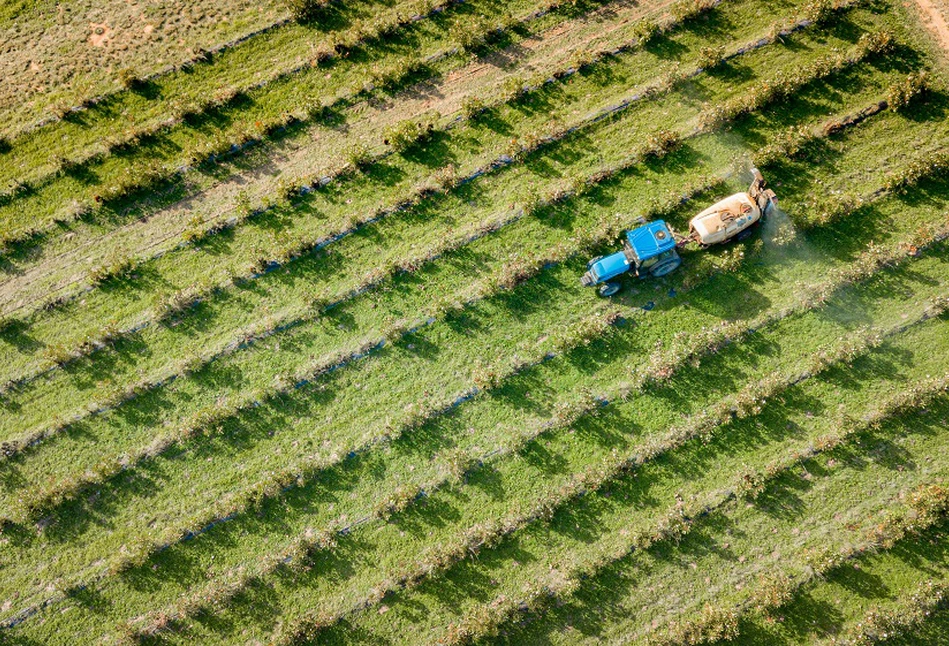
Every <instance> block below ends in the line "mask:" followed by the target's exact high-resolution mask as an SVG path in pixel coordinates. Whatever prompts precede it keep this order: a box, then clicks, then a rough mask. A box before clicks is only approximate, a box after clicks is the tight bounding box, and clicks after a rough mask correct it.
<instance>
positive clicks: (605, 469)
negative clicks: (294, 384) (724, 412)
mask: <svg viewBox="0 0 949 646" xmlns="http://www.w3.org/2000/svg"><path fill="white" fill-rule="evenodd" d="M739 415H741V413H739ZM611 462H613V460H611V459H607V460H606V463H605V464H603V465H598V466H597V467H595V468H594V469H592V471H591V472H590V473H589V474H587V475H588V476H589V477H586V478H580V479H579V480H580V482H576V481H571V482H570V484H565V485H564V486H563V487H561V488H559V489H558V490H555V491H552V492H550V493H549V494H548V496H547V498H549V499H550V501H554V500H557V499H558V497H559V496H561V495H563V494H567V498H566V500H573V499H575V498H576V496H577V495H578V494H580V493H581V492H586V493H585V494H584V495H583V499H584V500H588V499H589V498H590V496H593V495H595V494H593V493H592V492H593V491H595V490H596V489H597V488H598V487H597V486H596V484H597V483H600V482H602V483H604V484H605V483H607V482H610V481H611V477H610V475H609V474H610V473H611V468H610V466H609V465H610V463H611ZM631 464H635V462H631ZM601 477H603V478H605V479H604V480H602V481H601V479H600V478H601ZM545 502H548V500H547V499H545V498H544V497H542V498H541V500H540V502H539V504H538V507H537V509H538V510H540V511H539V512H538V516H539V517H540V518H544V517H548V518H549V516H550V515H551V514H555V513H556V510H557V509H558V506H559V505H558V504H557V503H554V504H553V507H552V508H551V507H545V505H544V503H545ZM545 508H546V510H547V511H544V510H545ZM535 517H536V516H535ZM488 525H489V527H488V530H492V529H493V527H492V525H494V524H493V523H489V524H488ZM650 526H651V525H650ZM403 527H405V528H408V527H411V525H408V526H406V525H403ZM499 527H500V529H501V532H500V534H501V535H504V534H505V533H506V532H505V531H503V530H504V528H505V527H506V524H505V523H504V521H503V520H502V521H500V523H499ZM651 527H652V526H651ZM661 527H662V523H660V529H659V530H658V531H659V533H660V534H662V533H663V531H664V530H663V529H661ZM481 529H482V528H481V527H476V528H474V531H473V532H471V535H472V536H476V537H477V538H479V539H481V538H483V539H484V540H485V541H486V544H482V542H481V541H480V540H478V541H476V542H475V543H474V544H473V545H472V546H470V548H471V551H473V552H475V553H477V554H478V559H477V561H465V565H464V566H463V567H464V568H465V569H468V568H469V567H471V568H475V569H479V570H480V569H482V568H481V567H480V566H479V565H478V563H484V562H485V560H487V561H489V562H491V563H492V565H491V566H488V567H489V568H490V569H492V570H496V568H497V567H498V566H499V562H498V560H497V559H496V558H493V557H492V554H491V552H493V551H494V549H495V548H490V545H492V544H493V542H495V541H494V540H493V538H492V537H493V536H494V533H493V532H492V531H488V533H487V534H485V536H483V537H482V536H479V534H480V532H481ZM651 531H656V530H655V529H652V530H651ZM673 533H675V532H674V531H673ZM543 534H544V535H545V537H548V535H547V533H546V532H543ZM534 535H535V536H537V534H536V533H535V534H534ZM512 536H514V539H513V540H514V541H517V542H521V541H520V540H518V538H517V536H518V534H513V535H512ZM574 540H575V539H574ZM583 542H584V543H588V542H589V541H583ZM462 547H463V548H464V547H469V546H464V545H463V546H462ZM481 547H483V548H484V549H479V548H481ZM443 552H445V553H446V556H447V555H456V556H454V557H453V558H449V559H448V560H449V563H450V562H451V561H453V560H454V558H460V557H462V556H465V555H466V554H467V549H460V550H459V549H455V546H452V545H449V546H448V547H447V548H446V549H445V550H438V549H436V550H434V552H433V553H431V554H429V555H428V557H429V558H428V559H426V560H425V561H423V565H422V568H423V569H422V570H420V574H419V575H416V577H417V576H422V577H424V576H425V573H426V572H433V573H434V572H439V574H438V575H437V576H434V575H433V576H434V578H431V579H426V580H425V581H426V582H425V583H423V584H422V586H421V588H425V589H420V591H419V594H415V593H414V592H411V591H406V592H405V593H404V594H405V595H411V597H412V600H413V602H415V601H421V599H422V598H425V599H426V600H425V601H422V602H421V603H422V604H423V605H424V606H427V610H429V611H431V610H432V608H431V606H432V605H433V604H434V605H437V606H440V608H439V610H438V611H436V612H434V613H431V614H429V615H428V617H426V618H424V619H420V620H419V622H418V623H419V624H422V625H412V626H411V627H408V626H405V625H400V626H399V627H398V628H395V629H394V632H388V631H387V633H388V634H387V635H386V637H385V638H386V639H391V638H396V639H397V640H406V641H409V642H411V641H413V640H418V639H422V640H423V641H431V640H432V639H433V638H434V637H435V636H434V635H433V634H432V633H431V632H429V631H428V630H426V626H425V625H424V624H426V623H428V624H429V625H431V622H432V621H435V622H441V621H444V614H446V613H447V614H452V615H453V614H455V613H456V612H457V610H458V609H457V608H456V607H455V603H454V602H452V603H450V604H449V605H450V606H451V608H450V609H449V608H448V607H445V606H443V605H441V601H440V600H438V599H437V597H438V593H437V590H438V588H439V585H440V583H442V582H443V579H442V577H443V576H444V574H443V573H440V572H441V566H440V565H438V564H439V563H440V562H441V561H440V558H439V557H440V556H441V555H442V553H443ZM526 552H527V553H529V554H535V555H536V554H537V552H536V550H534V549H528V550H526ZM511 556H514V555H513V554H511ZM561 557H563V555H561ZM515 558H516V557H515ZM564 558H569V557H564ZM585 558H588V556H587V555H584V556H583V557H579V560H581V561H582V560H583V559H585ZM517 560H521V559H517ZM329 561H330V562H332V559H329ZM424 563H428V564H429V565H428V566H426V565H424ZM431 564H435V565H434V570H432V569H431V567H432V565H431ZM320 565H321V563H320V561H319V560H318V561H317V564H316V567H317V568H319V567H320ZM521 565H522V566H523V565H525V564H524V562H523V561H521ZM426 568H428V569H426ZM516 569H519V568H516ZM529 569H532V570H534V574H535V575H539V572H538V571H537V570H536V569H535V568H534V567H530V568H529ZM494 574H497V572H496V571H495V572H494ZM561 574H566V573H564V572H563V571H562V570H561ZM522 576H523V575H522V574H515V575H513V577H512V578H515V579H519V580H521V581H524V579H523V578H521V577H522ZM416 577H412V578H410V581H411V582H412V583H415V582H416V581H417V578H416ZM309 578H310V579H312V578H313V577H309ZM451 578H452V580H453V581H456V582H457V581H458V578H457V577H455V576H452V577H451ZM544 578H547V577H543V576H540V579H541V580H543V579H544ZM555 578H557V579H559V578H560V577H559V575H555ZM565 578H567V579H568V580H569V576H567V577H565ZM310 585H312V584H310ZM396 585H398V580H396ZM485 585H486V584H485ZM506 587H508V586H506ZM538 587H539V586H538ZM295 588H296V586H295V585H294V584H293V583H292V582H288V583H285V584H283V585H281V586H279V587H278V588H277V589H278V590H279V598H280V606H281V607H282V611H283V612H282V613H281V615H282V617H283V620H284V621H282V622H281V623H282V624H283V626H284V628H286V637H287V638H288V643H289V641H293V640H297V642H296V643H299V642H300V641H303V640H304V638H306V637H310V636H312V634H313V633H312V631H313V630H315V629H316V630H318V629H320V628H322V627H323V626H324V620H325V619H326V616H325V614H323V613H320V614H317V615H311V616H310V617H309V618H308V619H304V620H303V621H302V623H298V622H295V621H292V617H293V616H294V615H298V614H299V612H300V609H301V608H302V607H303V606H304V604H306V603H315V602H317V601H318V600H323V599H324V597H323V596H322V595H319V594H315V590H309V589H307V588H308V586H305V587H304V589H303V590H300V591H299V592H298V593H294V590H295ZM508 589H510V588H509V587H508ZM385 591H386V590H385V588H383V589H380V590H379V591H378V594H374V595H373V596H372V597H371V598H372V599H373V600H380V601H381V600H383V599H385V596H384V593H385ZM258 592H259V591H258ZM538 592H541V590H540V589H538ZM432 593H434V594H435V596H436V599H433V600H432V603H429V601H428V599H429V597H431V596H432ZM400 594H402V593H400ZM291 595H292V596H291ZM480 596H481V595H478V597H480ZM476 598H477V597H476ZM500 598H501V599H503V601H502V602H501V604H500V605H493V608H494V609H495V610H500V609H501V608H502V607H503V608H506V609H507V611H513V610H515V609H516V607H517V605H518V603H517V601H519V600H523V598H521V599H517V600H516V599H515V598H514V597H513V596H507V595H505V596H502V597H500ZM385 600H386V601H387V605H386V608H387V609H388V614H386V616H385V617H384V618H382V619H379V620H378V622H377V619H376V618H377V617H380V616H381V615H380V614H378V613H363V614H361V615H360V616H359V618H358V619H356V620H355V621H354V622H346V624H344V625H341V626H339V635H343V634H347V633H349V631H350V630H354V629H355V630H354V634H360V633H364V632H371V631H363V630H362V629H365V628H366V626H365V625H363V624H364V623H365V624H374V623H383V624H385V623H387V621H388V619H389V615H391V614H393V611H394V610H397V606H396V605H393V604H397V600H395V599H385ZM243 601H244V602H245V603H256V602H258V601H259V597H258V595H257V594H253V595H250V596H249V597H247V598H245V599H243ZM462 603H463V604H464V605H466V606H469V607H470V606H471V605H475V606H477V605H478V601H476V600H474V599H471V598H469V601H467V602H462ZM285 604H286V605H285ZM238 608H239V606H238ZM238 608H235V610H237V609H238ZM225 614H227V613H225ZM398 614H399V615H401V616H400V617H399V619H397V620H396V624H402V622H403V621H404V620H405V618H406V617H405V615H404V613H401V612H400V613H398ZM413 614H414V613H413ZM474 614H475V615H476V616H477V617H478V619H479V620H483V619H485V617H484V616H483V615H478V613H477V612H475V613H474ZM489 614H491V613H489ZM414 619H419V618H418V617H414ZM364 620H365V622H364ZM238 623H240V622H238ZM331 623H332V622H331ZM227 624H228V622H226V621H225V622H223V623H218V622H216V621H213V620H212V621H210V622H207V623H205V622H203V621H200V620H199V621H198V622H194V623H193V624H192V626H193V627H194V628H196V629H197V630H198V635H200V638H201V639H213V638H212V637H210V635H209V634H208V633H209V632H210V633H214V632H215V630H216V629H215V626H221V627H223V626H226V625H227ZM201 626H206V627H207V628H208V629H209V630H205V629H203V628H201ZM456 628H457V630H452V629H450V628H449V630H448V634H450V635H454V636H456V637H460V636H464V637H465V638H466V639H468V638H471V637H472V636H474V635H473V634H472V632H471V631H470V630H469V629H468V627H466V626H464V625H460V626H456ZM401 629H405V630H406V632H405V633H402V632H400V630H401ZM225 630H226V629H225ZM349 634H353V633H349ZM376 636H377V637H380V636H381V635H376ZM191 637H195V635H189V636H188V637H186V638H191ZM224 639H226V637H224ZM319 639H320V640H321V643H322V642H323V640H326V641H327V642H329V643H332V642H333V641H334V636H333V635H332V634H331V635H329V636H328V635H326V634H319ZM171 641H177V640H176V639H172V640H171ZM278 641H279V640H278ZM450 641H451V640H450Z"/></svg>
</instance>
